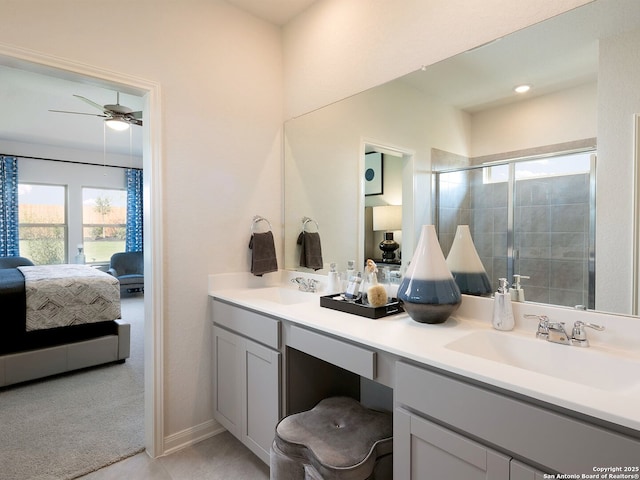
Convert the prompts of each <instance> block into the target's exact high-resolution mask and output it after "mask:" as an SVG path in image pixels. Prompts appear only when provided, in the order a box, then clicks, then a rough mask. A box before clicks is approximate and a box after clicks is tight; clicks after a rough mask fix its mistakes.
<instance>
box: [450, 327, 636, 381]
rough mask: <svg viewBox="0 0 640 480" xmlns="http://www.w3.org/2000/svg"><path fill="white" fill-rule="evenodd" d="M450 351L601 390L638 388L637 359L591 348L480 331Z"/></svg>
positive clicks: (461, 341) (464, 338)
mask: <svg viewBox="0 0 640 480" xmlns="http://www.w3.org/2000/svg"><path fill="white" fill-rule="evenodd" d="M445 347H446V348H448V349H449V350H454V351H456V352H460V353H464V354H466V355H473V356H475V357H480V358H484V359H486V360H491V361H493V362H499V363H502V364H504V365H509V366H512V367H517V368H522V369H524V370H529V371H531V372H536V373H541V374H543V375H548V376H550V377H555V378H558V379H562V380H566V381H569V382H574V383H579V384H582V385H586V386H589V387H595V388H599V389H604V390H625V389H630V388H635V387H637V386H638V385H640V379H639V378H638V372H640V359H635V358H629V357H627V356H624V355H623V354H621V355H616V354H614V353H604V352H602V351H597V350H595V349H594V348H593V347H590V348H580V347H574V346H568V345H558V344H554V343H551V342H547V341H545V340H541V339H537V338H535V336H532V337H531V338H528V337H524V336H519V334H515V333H502V332H495V331H493V330H486V331H485V330H483V331H478V332H473V333H470V334H468V335H466V336H464V337H462V338H460V339H458V340H454V341H453V342H450V343H448V344H447V345H446V346H445Z"/></svg>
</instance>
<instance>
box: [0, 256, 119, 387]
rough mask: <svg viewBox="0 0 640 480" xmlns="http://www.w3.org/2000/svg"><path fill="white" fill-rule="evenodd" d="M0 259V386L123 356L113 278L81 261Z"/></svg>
mask: <svg viewBox="0 0 640 480" xmlns="http://www.w3.org/2000/svg"><path fill="white" fill-rule="evenodd" d="M0 260H1V258H0ZM3 263H4V265H5V267H6V265H7V262H2V261H0V387H4V386H7V385H12V384H15V383H20V382H25V381H28V380H34V379H38V378H42V377H47V376H50V375H55V374H59V373H65V372H69V371H72V370H77V369H81V368H86V367H91V366H95V365H100V364H105V363H111V362H124V361H125V359H126V358H128V357H129V345H130V325H129V324H127V323H125V322H123V321H122V320H121V318H120V317H121V315H120V313H121V312H120V285H119V282H118V280H117V279H115V278H114V277H113V276H111V275H109V274H107V273H105V272H102V271H100V270H98V269H95V268H92V267H90V266H87V265H46V266H34V265H33V264H31V265H29V264H30V263H31V262H29V261H28V260H27V261H26V262H25V261H19V260H16V258H15V257H14V258H12V259H11V261H10V262H9V264H12V265H11V266H10V267H8V268H2V265H3ZM25 263H26V264H25ZM13 264H15V266H14V265H13Z"/></svg>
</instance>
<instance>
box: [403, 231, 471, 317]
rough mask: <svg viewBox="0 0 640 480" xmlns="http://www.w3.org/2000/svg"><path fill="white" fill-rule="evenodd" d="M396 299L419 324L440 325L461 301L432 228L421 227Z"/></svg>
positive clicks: (458, 290)
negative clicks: (418, 238)
mask: <svg viewBox="0 0 640 480" xmlns="http://www.w3.org/2000/svg"><path fill="white" fill-rule="evenodd" d="M398 299H399V300H400V301H401V302H402V304H403V308H404V309H405V311H406V312H407V313H408V314H409V316H410V317H411V318H412V319H413V320H415V321H416V322H420V323H443V322H445V321H446V320H447V318H449V317H450V316H451V314H452V313H453V312H455V311H456V310H457V309H458V307H459V306H460V303H461V301H462V296H461V295H460V288H459V287H458V285H457V284H456V282H455V280H454V278H453V275H452V274H451V271H450V270H449V268H448V266H447V262H446V260H445V258H444V255H443V254H442V249H441V248H440V242H438V237H437V236H436V230H435V227H434V226H433V225H423V226H422V231H421V233H420V240H419V241H418V245H417V246H416V250H415V252H414V254H413V258H412V259H411V263H410V264H409V268H408V269H407V272H406V274H405V275H404V277H403V278H402V281H401V282H400V287H398Z"/></svg>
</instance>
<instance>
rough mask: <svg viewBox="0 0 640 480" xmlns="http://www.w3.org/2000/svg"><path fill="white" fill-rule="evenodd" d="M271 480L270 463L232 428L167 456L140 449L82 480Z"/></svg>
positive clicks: (81, 479)
mask: <svg viewBox="0 0 640 480" xmlns="http://www.w3.org/2000/svg"><path fill="white" fill-rule="evenodd" d="M123 479H126V480H268V479H269V467H268V466H267V465H266V464H264V463H263V462H262V461H261V460H260V459H258V457H256V456H255V455H254V454H253V453H251V452H250V451H249V450H248V449H247V448H246V447H245V446H244V445H242V444H241V443H240V442H239V441H238V440H237V439H236V438H235V437H233V436H232V435H231V434H230V433H229V432H223V433H221V434H219V435H216V436H214V437H211V438H209V439H207V440H203V441H202V442H199V443H197V444H195V445H193V446H191V447H187V448H184V449H182V450H180V451H178V452H175V453H173V454H171V455H167V456H166V457H160V458H155V459H154V458H150V457H149V456H148V455H147V454H146V453H140V454H138V455H135V456H133V457H130V458H127V459H125V460H123V461H121V462H118V463H115V464H113V465H110V466H108V467H105V468H103V469H101V470H98V471H96V472H93V473H90V474H88V475H85V476H83V477H80V478H79V479H78V480H123Z"/></svg>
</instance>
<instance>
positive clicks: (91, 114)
mask: <svg viewBox="0 0 640 480" xmlns="http://www.w3.org/2000/svg"><path fill="white" fill-rule="evenodd" d="M49 111H50V112H55V113H72V114H74V115H90V116H92V117H102V118H109V117H110V115H100V114H99V113H84V112H68V111H66V110H49Z"/></svg>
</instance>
